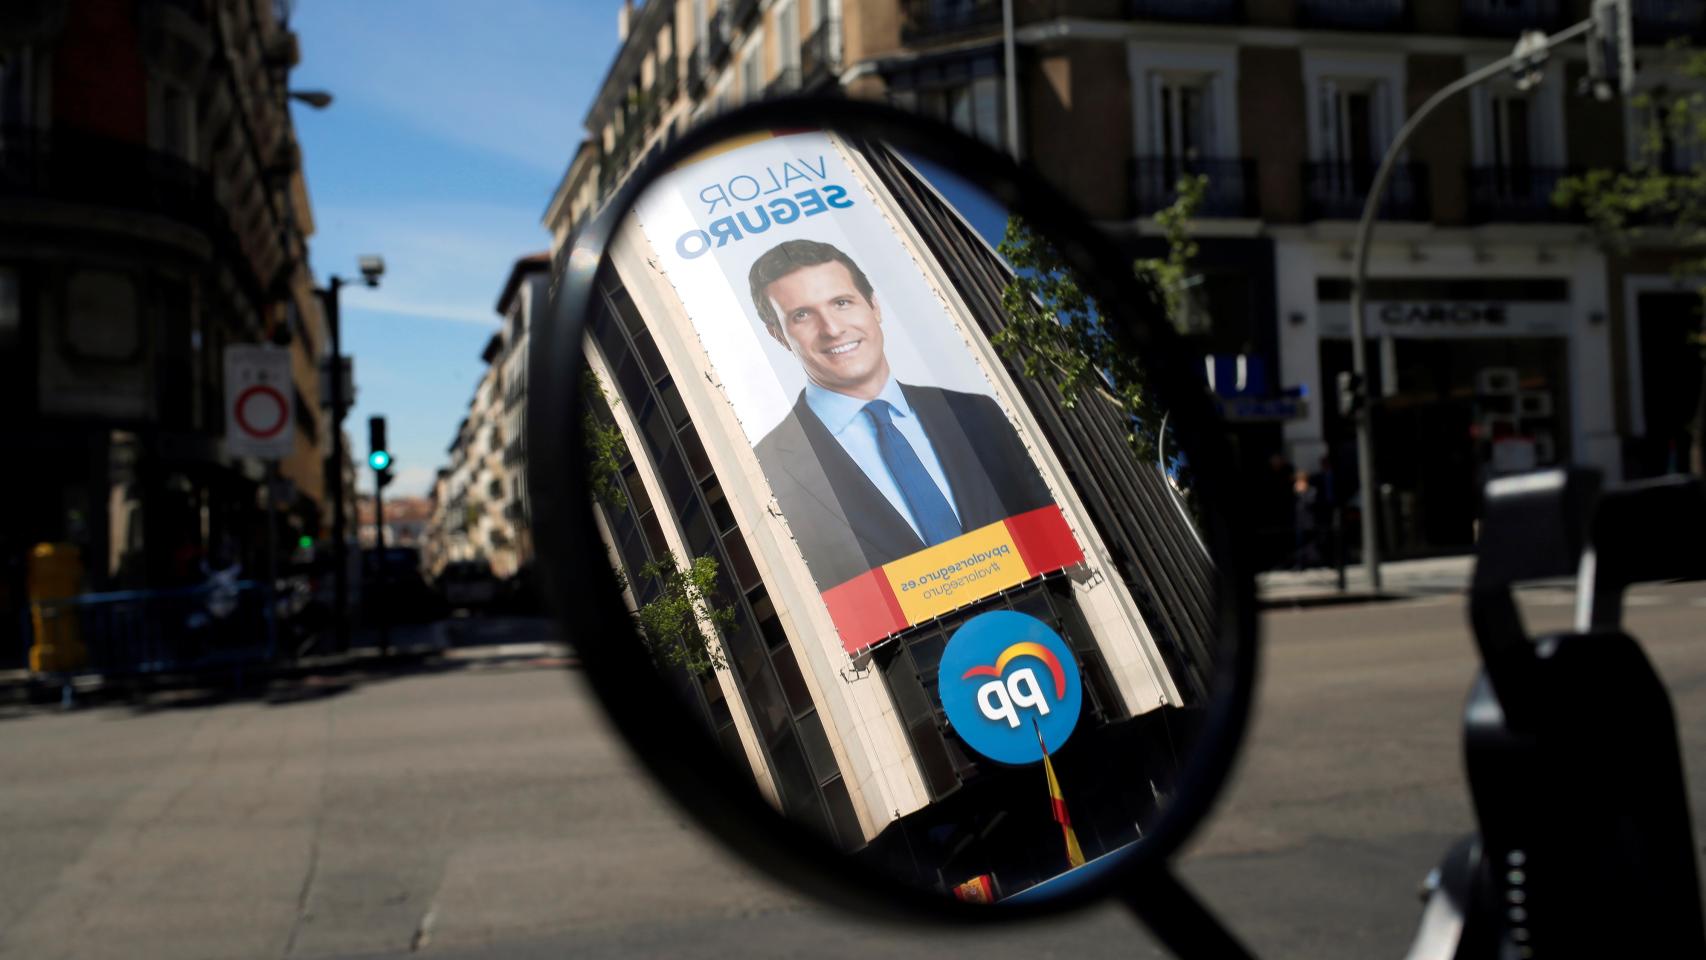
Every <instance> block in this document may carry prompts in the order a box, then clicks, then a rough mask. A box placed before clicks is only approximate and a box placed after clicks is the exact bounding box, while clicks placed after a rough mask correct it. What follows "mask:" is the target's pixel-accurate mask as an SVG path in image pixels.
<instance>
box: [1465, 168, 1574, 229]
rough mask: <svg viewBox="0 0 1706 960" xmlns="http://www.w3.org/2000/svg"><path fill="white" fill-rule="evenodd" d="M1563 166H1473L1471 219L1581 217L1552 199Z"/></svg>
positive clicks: (1534, 220)
mask: <svg viewBox="0 0 1706 960" xmlns="http://www.w3.org/2000/svg"><path fill="white" fill-rule="evenodd" d="M1569 172H1570V171H1568V170H1566V169H1564V168H1563V167H1470V168H1469V219H1470V220H1472V221H1473V222H1475V223H1490V222H1500V221H1502V222H1508V223H1566V222H1569V221H1573V220H1579V219H1581V217H1580V215H1579V214H1578V213H1577V212H1576V211H1573V210H1569V209H1566V208H1564V207H1560V206H1558V205H1557V204H1555V203H1553V202H1552V192H1553V191H1554V190H1556V189H1557V188H1558V181H1559V180H1562V179H1563V178H1564V177H1566V176H1568V175H1569Z"/></svg>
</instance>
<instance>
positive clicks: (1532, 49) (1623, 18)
mask: <svg viewBox="0 0 1706 960" xmlns="http://www.w3.org/2000/svg"><path fill="white" fill-rule="evenodd" d="M1631 36H1632V34H1631V29H1630V11H1629V0H1594V3H1593V15H1592V16H1590V17H1589V18H1588V19H1586V20H1583V21H1581V22H1579V23H1576V24H1574V25H1572V26H1569V27H1566V28H1565V29H1563V30H1560V31H1559V32H1557V33H1555V34H1553V35H1551V36H1546V35H1545V34H1543V33H1541V32H1540V31H1537V30H1530V31H1525V32H1524V33H1523V34H1522V37H1521V39H1519V40H1518V41H1517V44H1516V48H1515V49H1514V50H1512V51H1511V54H1510V55H1509V56H1507V57H1503V58H1501V59H1498V60H1495V61H1493V62H1492V63H1489V64H1487V65H1486V66H1485V67H1482V68H1481V69H1479V70H1475V71H1473V72H1471V73H1468V74H1465V75H1464V76H1462V77H1460V78H1458V79H1457V80H1455V81H1453V82H1452V83H1450V84H1448V85H1446V86H1445V87H1443V88H1442V89H1440V90H1439V91H1438V92H1436V93H1435V94H1434V95H1433V96H1431V97H1429V98H1428V99H1427V101H1426V102H1425V103H1423V104H1422V105H1421V107H1419V108H1418V109H1417V110H1416V112H1415V113H1414V114H1412V115H1411V116H1410V118H1409V119H1408V120H1406V121H1405V123H1404V126H1403V127H1402V128H1401V129H1400V130H1399V131H1398V135H1397V136H1396V137H1394V138H1393V139H1392V144H1391V146H1389V147H1387V148H1386V154H1385V156H1383V157H1381V158H1380V168H1379V170H1377V171H1376V172H1375V174H1374V182H1373V184H1372V185H1370V187H1369V190H1368V198H1367V199H1366V200H1364V201H1363V205H1362V220H1361V221H1359V222H1358V223H1357V232H1356V249H1355V251H1354V253H1353V254H1352V261H1353V263H1354V270H1353V273H1352V274H1351V375H1352V379H1351V380H1349V381H1347V384H1348V385H1349V386H1350V387H1351V388H1352V390H1353V391H1354V392H1355V393H1354V396H1353V397H1352V398H1351V400H1350V401H1349V402H1348V404H1347V407H1348V409H1347V410H1346V411H1345V412H1347V413H1349V414H1350V416H1351V417H1352V418H1353V419H1354V420H1355V422H1356V431H1357V473H1358V475H1359V485H1360V487H1361V489H1362V559H1363V565H1364V566H1365V567H1366V568H1367V571H1368V588H1369V590H1371V591H1375V592H1378V591H1379V590H1380V546H1379V538H1378V537H1377V536H1376V535H1375V526H1374V518H1375V517H1377V516H1378V515H1379V511H1378V506H1377V505H1376V503H1375V498H1376V491H1377V490H1378V489H1379V486H1378V484H1377V483H1376V482H1375V476H1374V437H1373V434H1372V432H1371V429H1370V428H1371V420H1372V416H1371V409H1370V404H1369V403H1368V398H1367V387H1366V384H1367V382H1368V362H1367V357H1365V356H1364V352H1365V347H1364V345H1365V343H1366V342H1367V336H1366V332H1365V330H1366V326H1367V318H1366V316H1365V315H1364V301H1365V300H1366V299H1367V292H1368V250H1369V246H1370V244H1371V242H1372V241H1373V239H1374V218H1375V215H1376V214H1378V213H1379V212H1380V199H1381V194H1383V193H1385V192H1386V183H1387V181H1388V180H1390V179H1391V177H1392V168H1393V167H1394V166H1396V165H1397V162H1398V157H1399V156H1400V155H1401V154H1402V153H1403V152H1404V146H1405V145H1406V144H1408V143H1409V142H1410V137H1411V136H1413V135H1414V134H1415V132H1416V131H1417V130H1418V129H1420V127H1421V126H1422V124H1423V123H1424V122H1426V121H1427V119H1428V117H1429V116H1431V115H1432V114H1433V112H1434V111H1435V110H1437V109H1438V108H1439V106H1440V105H1441V104H1443V103H1445V102H1446V101H1447V100H1450V99H1451V98H1452V97H1455V96H1457V95H1458V94H1460V93H1463V92H1464V91H1466V90H1469V89H1471V88H1473V87H1475V86H1477V85H1479V84H1481V83H1485V82H1486V81H1488V80H1491V79H1493V78H1495V77H1498V76H1500V75H1501V74H1506V73H1509V74H1510V75H1511V76H1512V77H1514V78H1515V80H1516V82H1517V84H1518V85H1519V86H1522V87H1525V88H1526V87H1528V86H1532V85H1533V84H1534V83H1536V82H1538V80H1539V77H1540V75H1541V72H1542V71H1543V70H1544V68H1545V65H1546V60H1547V58H1548V57H1549V56H1550V55H1551V52H1552V49H1553V48H1554V47H1557V46H1560V45H1562V44H1565V43H1569V42H1570V41H1572V40H1576V39H1578V38H1581V37H1586V38H1587V40H1588V77H1587V84H1586V86H1587V87H1588V92H1591V93H1593V94H1594V95H1595V96H1596V97H1599V98H1600V99H1602V100H1603V99H1609V98H1610V96H1611V91H1612V87H1613V79H1614V78H1615V85H1616V89H1617V90H1619V91H1621V92H1622V93H1624V94H1628V93H1629V92H1631V91H1632V90H1634V88H1635V60H1634V48H1633V46H1632V39H1631ZM1386 386H1387V387H1390V386H1391V385H1390V384H1387V385H1386ZM1341 403H1346V401H1344V400H1341Z"/></svg>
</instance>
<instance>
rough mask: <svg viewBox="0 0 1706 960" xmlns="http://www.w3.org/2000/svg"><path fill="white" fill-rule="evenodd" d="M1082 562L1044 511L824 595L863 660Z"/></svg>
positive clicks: (1061, 526) (1079, 551) (1056, 515)
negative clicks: (914, 632)
mask: <svg viewBox="0 0 1706 960" xmlns="http://www.w3.org/2000/svg"><path fill="white" fill-rule="evenodd" d="M1083 561H1084V550H1083V548H1081V547H1080V546H1079V545H1078V541H1077V539H1076V538H1074V537H1073V535H1072V528H1071V527H1069V526H1068V525H1067V523H1066V517H1065V516H1064V515H1063V514H1061V512H1060V508H1059V507H1057V506H1047V507H1042V508H1040V509H1037V510H1031V511H1029V512H1026V513H1021V514H1018V515H1017V516H1012V517H1008V518H1007V519H1005V520H1003V521H1001V522H1000V523H992V524H990V525H989V526H986V527H980V528H978V529H976V530H972V531H970V532H968V533H964V534H961V535H960V536H957V537H955V538H954V539H952V540H949V541H948V542H946V543H939V544H937V545H936V546H934V547H927V548H925V549H923V550H920V551H918V552H917V553H914V554H912V555H910V556H905V557H902V558H900V559H899V560H896V561H894V562H893V563H887V564H884V565H883V566H881V567H877V568H876V569H874V570H868V571H866V572H865V573H862V574H860V575H859V576H857V577H854V578H853V579H851V580H849V581H847V582H846V583H842V584H838V585H837V586H834V587H831V588H829V589H828V590H825V591H824V592H823V602H824V603H825V604H826V605H827V606H828V607H829V616H830V619H831V620H833V621H835V629H836V632H838V633H839V634H841V646H842V649H844V650H846V651H847V652H848V653H849V654H858V653H861V652H863V651H865V650H868V649H870V648H871V647H873V646H875V645H876V644H878V643H880V642H881V641H883V640H886V639H887V638H889V637H890V636H892V635H894V634H896V633H899V632H900V631H902V630H905V629H906V628H907V627H910V626H912V625H913V624H915V623H922V622H924V621H926V620H930V619H932V618H934V617H939V616H941V615H942V614H944V613H948V612H950V611H952V610H957V609H959V608H960V607H963V606H965V605H967V604H969V603H975V602H977V601H978V600H981V599H983V598H984V597H987V596H989V595H990V594H992V593H996V592H998V591H1001V590H1005V589H1007V588H1008V587H1014V586H1018V585H1019V584H1021V583H1024V582H1025V581H1026V580H1030V579H1031V578H1033V577H1039V576H1042V575H1043V574H1045V573H1050V572H1053V571H1055V570H1059V569H1061V568H1062V567H1070V566H1072V565H1073V564H1075V563H1082V562H1083ZM1003 665H1004V664H1003Z"/></svg>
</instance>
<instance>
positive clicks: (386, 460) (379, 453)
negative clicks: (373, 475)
mask: <svg viewBox="0 0 1706 960" xmlns="http://www.w3.org/2000/svg"><path fill="white" fill-rule="evenodd" d="M367 465H368V466H370V467H372V468H373V469H375V470H383V469H385V468H386V467H389V466H390V465H391V454H389V453H387V452H386V451H384V450H375V451H373V452H372V453H370V454H368V455H367Z"/></svg>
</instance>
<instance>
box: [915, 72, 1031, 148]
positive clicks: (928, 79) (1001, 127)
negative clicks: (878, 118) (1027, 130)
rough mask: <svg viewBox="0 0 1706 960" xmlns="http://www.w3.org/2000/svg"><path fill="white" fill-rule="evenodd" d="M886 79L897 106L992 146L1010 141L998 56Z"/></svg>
mask: <svg viewBox="0 0 1706 960" xmlns="http://www.w3.org/2000/svg"><path fill="white" fill-rule="evenodd" d="M886 79H887V80H888V83H889V89H890V90H891V91H893V93H892V97H893V99H894V102H895V103H896V104H897V105H898V106H901V107H904V108H907V109H910V110H917V111H918V112H919V113H922V114H924V115H925V116H928V117H934V118H935V119H937V120H942V121H945V122H947V123H951V124H953V125H954V126H955V127H958V128H959V129H960V130H962V131H964V132H965V133H968V134H970V135H972V136H974V137H977V138H979V139H981V140H983V141H984V142H986V143H989V144H991V145H993V146H997V147H999V146H1001V145H1003V144H1004V143H1005V142H1006V139H1005V138H1006V123H1005V119H1004V117H1003V115H1002V114H1003V111H1002V97H1001V56H1000V53H999V52H998V51H988V52H983V53H979V54H975V55H972V56H965V55H959V56H955V57H949V58H942V59H937V60H932V61H929V62H927V63H924V64H920V65H917V66H911V67H908V68H905V69H900V70H897V71H895V72H893V73H890V74H887V75H886Z"/></svg>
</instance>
